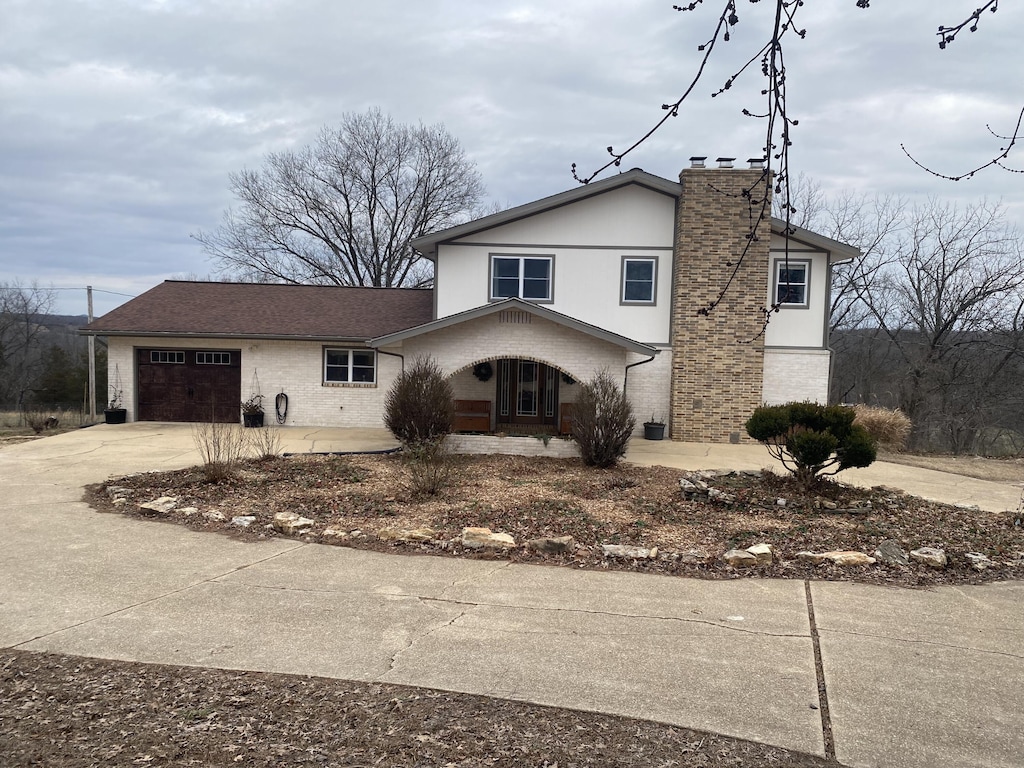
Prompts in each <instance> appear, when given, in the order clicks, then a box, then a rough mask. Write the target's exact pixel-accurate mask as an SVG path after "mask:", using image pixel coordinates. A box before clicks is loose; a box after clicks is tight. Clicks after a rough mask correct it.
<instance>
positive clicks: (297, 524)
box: [273, 512, 313, 536]
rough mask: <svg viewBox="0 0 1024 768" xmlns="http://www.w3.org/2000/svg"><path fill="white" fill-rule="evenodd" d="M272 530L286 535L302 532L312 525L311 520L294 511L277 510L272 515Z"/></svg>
mask: <svg viewBox="0 0 1024 768" xmlns="http://www.w3.org/2000/svg"><path fill="white" fill-rule="evenodd" d="M273 526H274V530H276V531H279V532H281V533H283V534H285V535H286V536H291V535H293V534H296V533H304V532H305V531H308V530H309V529H310V528H312V527H313V521H312V520H310V519H309V518H308V517H303V516H302V515H299V514H296V513H295V512H278V513H277V514H276V515H274V522H273Z"/></svg>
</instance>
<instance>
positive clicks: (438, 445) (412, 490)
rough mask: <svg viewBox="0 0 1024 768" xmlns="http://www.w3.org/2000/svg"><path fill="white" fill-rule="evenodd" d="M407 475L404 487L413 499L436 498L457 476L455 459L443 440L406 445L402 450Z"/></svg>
mask: <svg viewBox="0 0 1024 768" xmlns="http://www.w3.org/2000/svg"><path fill="white" fill-rule="evenodd" d="M402 454H403V458H404V459H405V468H406V471H407V472H408V474H409V479H408V481H407V485H406V487H407V488H408V490H409V494H410V495H411V496H413V497H414V498H417V497H423V496H436V495H437V494H438V493H440V492H441V491H442V490H444V489H445V488H447V487H448V486H450V485H451V484H452V483H453V482H454V480H455V477H456V476H457V474H458V465H457V464H456V458H455V457H454V456H452V454H451V453H449V452H448V448H447V446H446V445H445V443H444V441H443V440H435V441H432V442H421V443H417V444H415V445H407V446H405V448H404V449H403V450H402Z"/></svg>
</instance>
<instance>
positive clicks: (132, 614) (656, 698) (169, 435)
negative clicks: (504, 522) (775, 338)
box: [0, 424, 1024, 766]
mask: <svg viewBox="0 0 1024 768" xmlns="http://www.w3.org/2000/svg"><path fill="white" fill-rule="evenodd" d="M284 439H285V445H286V449H288V450H292V451H301V450H330V451H343V450H348V449H354V448H360V449H366V450H375V449H386V448H389V447H391V446H392V445H393V443H392V442H391V441H390V438H389V437H388V436H387V435H386V434H385V433H383V432H380V431H374V430H360V431H354V432H351V433H347V432H345V431H340V430H300V429H288V430H285V431H284ZM645 448H647V449H650V448H652V446H650V445H645V446H639V445H638V446H635V447H634V450H633V452H632V453H631V458H633V459H638V460H640V459H642V460H644V461H647V460H651V461H652V463H662V464H665V463H670V464H671V463H672V462H678V463H677V464H675V465H676V466H683V465H686V466H693V467H694V468H697V467H698V465H701V464H703V466H705V467H720V466H736V462H738V461H739V460H740V459H741V458H742V456H743V454H740V453H720V452H717V447H714V448H707V447H705V448H704V449H703V450H705V451H706V453H705V454H704V455H703V457H702V456H701V455H700V454H701V450H702V449H700V448H697V449H693V450H691V449H690V448H688V447H687V444H678V443H676V444H672V443H665V444H660V445H658V446H657V453H658V454H660V455H661V456H662V458H665V457H666V456H667V457H668V458H669V459H671V461H666V460H662V461H654V460H653V458H652V454H653V453H655V452H654V451H653V450H650V451H648V452H647V454H646V456H644V457H640V456H638V455H637V454H639V453H643V452H644V449H645ZM733 448H735V446H733ZM740 448H743V446H740ZM673 456H674V457H675V458H674V459H673V458H672V457H673ZM702 458H703V461H701V459H702ZM750 458H751V460H754V459H753V454H750ZM197 460H198V457H197V455H196V453H195V450H194V447H193V446H192V441H191V436H190V432H189V429H188V427H187V426H185V427H183V426H180V425H164V424H129V425H124V426H117V427H113V426H105V425H102V426H98V427H93V428H90V429H87V430H81V431H78V432H74V433H69V434H65V435H59V436H55V437H50V438H46V439H44V440H39V441H36V442H33V443H29V444H23V445H15V446H8V447H5V448H3V449H0V531H2V532H3V533H2V537H0V644H2V645H3V646H5V647H12V648H21V649H26V650H35V651H54V652H63V653H72V654H81V655H86V656H97V657H103V658H111V659H125V660H137V661H150V662H161V663H171V664H185V665H193V666H209V667H221V668H228V669H252V670H266V671H274V672H292V673H302V674H312V675H324V676H328V677H339V678H348V679H355V680H376V681H381V682H389V683H403V684H409V685H421V686H430V687H435V688H443V689H448V690H454V691H465V692H473V693H482V694H487V695H492V696H500V697H505V698H511V699H521V700H528V701H534V702H539V703H544V704H552V705H558V706H565V707H572V708H579V709H587V710H595V711H600V712H610V713H616V714H624V715H630V716H635V717H642V718H648V719H653V720H659V721H664V722H668V723H675V724H679V725H684V726H688V727H693V728H700V729H706V730H710V731H715V732H718V733H724V734H729V735H734V736H740V737H743V738H747V739H753V740H757V741H763V742H767V743H771V744H777V745H780V746H785V747H789V748H791V749H797V750H801V751H804V752H809V753H815V754H819V755H824V754H830V755H831V754H834V755H835V756H836V757H837V758H838V760H839V761H841V762H842V763H844V764H848V765H857V766H860V765H863V766H962V765H985V766H1019V765H1020V764H1021V757H1020V756H1021V755H1022V754H1024V708H1022V707H1021V706H1020V691H1021V690H1024V652H1022V651H1021V643H1020V640H1021V638H1022V637H1024V611H1022V610H1021V609H1022V608H1024V584H1021V583H1003V584H992V585H988V586H984V587H960V588H941V589H935V590H929V591H924V590H921V591H911V590H902V589H892V588H882V587H872V586H866V585H859V584H842V583H818V582H812V583H809V584H805V583H804V582H798V581H773V580H761V579H743V580H737V581H697V580H688V579H680V578H668V577H660V576H648V575H641V574H629V573H594V572H580V571H573V570H571V569H568V568H556V567H543V566H526V565H515V564H509V563H496V562H482V561H462V560H454V559H444V558H435V557H426V556H423V557H411V556H398V555H382V554H377V553H371V552H361V551H357V550H351V549H344V548H338V547H327V546H321V545H316V544H303V543H301V542H297V541H290V540H288V541H282V540H272V541H266V542H260V543H242V542H238V541H234V540H232V539H229V538H227V537H224V536H217V535H210V534H199V533H193V532H191V531H188V530H187V529H184V528H181V527H179V526H174V525H166V524H159V523H153V522H146V521H141V520H132V519H128V518H124V517H120V516H115V515H108V514H99V513H96V512H93V511H92V510H91V509H89V508H88V507H87V506H86V505H85V504H83V503H82V502H81V501H80V500H79V499H80V497H81V487H82V485H83V484H86V483H90V482H97V481H102V480H105V479H106V478H107V477H108V476H110V475H121V474H126V473H129V472H135V471H145V470H151V469H171V468H177V467H183V466H188V465H190V464H194V463H196V462H197ZM758 466H759V465H758ZM905 469H906V470H908V471H909V470H910V468H905ZM918 471H919V472H926V471H924V470H918ZM935 474H942V473H935ZM932 480H933V479H932V478H930V476H928V475H925V476H923V479H921V478H919V479H918V481H919V482H922V483H925V484H929V483H931V481H932ZM868 482H869V483H870V484H875V483H874V481H868ZM884 482H885V483H886V484H896V483H895V482H894V481H890V480H886V481H884ZM949 482H950V483H951V484H952V485H951V486H950V487H952V488H953V489H954V491H956V492H957V493H961V492H963V489H964V486H962V485H959V484H958V483H959V481H957V480H950V481H949ZM991 485H993V486H994V485H997V484H991ZM982 490H983V491H984V492H985V493H989V492H990V491H993V490H994V489H992V488H987V487H986V488H983V489H982ZM929 495H934V494H929ZM965 498H969V500H972V501H976V502H980V501H981V499H979V498H976V497H974V496H970V497H968V496H966V495H965ZM816 658H818V659H819V660H820V667H821V670H822V672H821V673H819V672H818V670H817V668H816V664H815V661H816ZM819 674H820V675H823V678H822V679H823V682H824V687H825V691H826V695H825V696H824V697H823V698H819V694H818V684H819ZM823 720H824V721H825V722H826V723H827V724H828V725H829V726H830V727H831V733H832V734H833V736H834V741H833V740H826V738H825V736H824V735H823V734H824V733H825V732H826V729H823Z"/></svg>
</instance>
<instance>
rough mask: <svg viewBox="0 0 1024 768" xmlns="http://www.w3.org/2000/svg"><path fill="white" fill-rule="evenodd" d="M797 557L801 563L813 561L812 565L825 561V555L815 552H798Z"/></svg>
mask: <svg viewBox="0 0 1024 768" xmlns="http://www.w3.org/2000/svg"><path fill="white" fill-rule="evenodd" d="M796 559H797V560H799V561H800V562H801V563H811V564H812V565H821V564H822V563H824V562H825V556H824V555H819V554H817V553H815V552H807V551H804V552H797V553H796Z"/></svg>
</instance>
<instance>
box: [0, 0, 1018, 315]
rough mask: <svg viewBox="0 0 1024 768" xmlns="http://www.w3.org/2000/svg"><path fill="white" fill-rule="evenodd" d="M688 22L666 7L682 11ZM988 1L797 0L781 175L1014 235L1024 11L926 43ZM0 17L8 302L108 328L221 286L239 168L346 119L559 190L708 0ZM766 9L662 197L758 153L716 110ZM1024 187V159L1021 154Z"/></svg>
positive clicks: (699, 107)
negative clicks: (169, 289)
mask: <svg viewBox="0 0 1024 768" xmlns="http://www.w3.org/2000/svg"><path fill="white" fill-rule="evenodd" d="M677 2H678V0H677ZM980 4H981V3H980V2H979V0H898V1H895V2H894V1H893V0H889V1H888V2H886V1H884V0H876V2H874V3H872V4H871V7H870V8H869V9H867V10H861V9H859V8H857V7H856V1H855V0H811V1H810V2H808V3H807V5H806V6H805V7H803V8H801V9H800V16H799V17H798V18H799V20H800V21H801V23H802V25H803V26H804V27H805V28H806V29H807V37H806V39H805V40H803V41H800V40H797V39H795V38H793V39H792V40H791V41H790V43H789V46H788V48H787V63H788V67H789V94H790V97H789V98H790V111H791V114H792V116H793V117H796V118H798V119H799V120H800V125H799V126H798V128H797V129H796V130H795V132H794V135H793V141H794V146H793V149H792V160H791V162H792V164H793V166H794V171H796V170H799V171H803V172H804V173H806V174H807V175H809V176H811V177H813V178H814V179H816V180H817V181H819V182H820V183H821V184H822V185H823V186H824V187H825V188H826V189H828V190H839V189H843V188H851V189H856V190H860V191H865V192H871V193H873V192H876V191H877V192H882V193H890V192H892V193H899V194H903V195H907V196H911V197H916V196H922V197H924V196H927V195H937V196H942V197H947V198H956V199H959V200H962V201H974V200H978V199H981V198H983V197H987V198H988V199H989V200H993V199H1002V200H1003V201H1004V203H1005V204H1006V205H1007V208H1008V210H1009V211H1010V215H1011V218H1012V219H1013V220H1016V221H1018V222H1020V221H1024V196H1022V191H1024V177H1021V176H1020V175H1015V174H1009V173H1006V172H1004V171H1000V170H998V169H995V170H990V171H987V172H986V173H984V174H981V175H979V176H977V177H975V178H974V179H972V180H969V181H963V182H959V183H956V184H954V183H951V182H946V181H941V180H938V179H935V178H933V177H930V176H928V175H927V174H925V173H923V172H922V171H920V170H918V169H917V168H915V167H914V166H913V165H912V164H911V163H910V162H909V161H908V160H907V159H906V158H905V157H904V155H903V154H902V152H901V150H900V146H899V145H900V142H904V143H906V144H907V146H908V147H909V148H910V149H911V151H913V152H914V153H915V154H916V155H917V156H918V157H919V158H920V159H922V160H923V161H924V162H926V163H927V164H929V165H930V166H932V167H935V168H936V169H938V170H942V171H944V172H947V173H959V172H963V171H966V170H969V169H970V168H971V167H973V166H975V165H977V164H979V163H981V162H984V161H985V160H986V159H987V158H989V157H991V156H992V155H993V154H994V153H996V152H998V150H999V148H1000V147H1001V146H1002V144H1001V143H1000V142H999V141H998V140H997V139H994V138H992V137H991V136H990V135H989V134H988V133H987V131H986V129H985V125H986V123H990V124H991V125H992V127H993V128H994V129H995V130H998V131H1003V132H1007V133H1009V132H1011V131H1012V129H1013V126H1014V123H1015V122H1016V117H1017V114H1018V112H1019V110H1020V108H1021V105H1022V104H1024V88H1022V87H1021V83H1022V82H1024V64H1022V57H1021V55H1020V52H1019V47H1018V46H1019V45H1020V37H1021V32H1022V31H1024V10H1022V7H1021V3H1014V2H1004V3H1002V4H1000V8H999V12H998V13H996V14H995V15H992V14H986V15H985V17H984V18H983V19H982V24H981V28H980V30H979V31H978V32H977V33H975V34H969V33H966V32H965V33H964V34H963V35H962V36H961V38H960V39H959V40H957V42H956V43H955V44H953V45H952V46H950V47H949V48H948V49H947V50H946V51H940V50H939V49H938V46H937V38H936V36H935V30H936V28H937V27H938V25H940V24H950V23H955V22H959V21H960V20H962V19H963V18H964V17H965V16H966V15H967V14H969V13H970V12H971V11H972V10H973V9H974V8H975V7H977V6H978V5H980ZM705 5H706V6H708V7H707V8H704V9H700V10H698V11H697V12H694V13H677V12H675V11H673V10H672V2H671V0H668V1H664V0H647V1H646V2H638V1H631V0H586V1H584V0H557V1H556V0H547V2H505V1H504V0H488V2H469V1H468V0H463V1H462V2H457V1H456V0H419V2H408V0H406V1H404V2H402V1H399V0H372V2H369V1H368V2H362V1H359V2H357V1H356V0H0V19H2V21H0V282H3V281H11V280H13V279H16V278H17V279H20V280H22V281H23V282H29V281H32V280H37V281H39V283H40V284H41V285H43V286H47V287H50V286H52V287H54V288H58V289H61V290H59V303H58V306H57V308H56V309H57V311H60V312H64V313H69V314H84V313H85V308H86V299H85V286H86V285H92V286H93V287H94V289H95V290H96V294H95V311H96V314H97V315H101V314H103V313H104V312H107V311H109V310H111V309H113V308H114V307H115V306H117V305H118V304H120V303H123V302H124V301H125V300H127V297H128V296H132V295H137V294H138V293H141V292H142V291H144V290H146V289H148V288H150V287H152V286H153V285H155V284H156V283H159V282H160V281H162V280H164V279H167V278H170V277H187V276H200V277H202V276H206V275H208V274H211V273H212V272H213V269H214V267H213V265H212V264H211V263H210V262H209V261H208V260H207V256H206V254H205V253H204V251H203V250H202V248H201V247H200V246H199V245H198V244H197V243H195V241H193V240H191V239H190V238H189V233H191V232H196V231H197V230H200V229H207V230H208V229H212V228H214V227H216V226H217V224H218V222H219V220H220V218H221V215H222V213H223V211H224V210H225V209H226V208H227V207H228V206H230V205H231V204H232V202H233V201H232V198H231V195H230V193H229V191H228V174H229V173H230V172H231V171H236V170H240V169H242V168H245V167H249V168H255V167H258V166H259V165H260V163H261V161H262V158H263V156H264V155H265V154H266V153H267V152H272V151H278V150H283V149H288V148H296V147H299V146H301V145H303V144H306V143H308V142H310V141H311V140H312V139H313V138H314V136H315V135H316V133H317V131H318V130H319V129H320V127H321V126H323V125H324V124H336V123H337V121H338V120H339V119H340V117H341V116H342V114H344V113H346V112H354V111H355V112H359V111H364V110H366V109H368V108H370V107H379V108H380V109H382V110H383V111H384V112H386V113H390V114H391V115H392V116H393V117H394V118H396V119H397V120H399V121H402V122H412V123H415V122H420V121H422V122H424V123H428V124H432V123H437V122H441V123H444V124H445V126H446V127H447V129H448V130H449V131H450V132H451V133H452V134H453V135H455V136H456V137H457V138H458V139H460V140H461V142H462V144H463V146H464V147H465V149H466V151H467V152H468V154H469V155H470V157H471V158H472V159H474V160H475V161H476V163H477V165H478V167H479V169H480V171H481V173H482V175H483V178H484V182H485V183H486V185H487V189H488V193H489V196H490V198H491V199H492V200H494V201H496V202H498V203H499V204H501V205H502V206H503V207H504V206H508V205H518V204H521V203H525V202H529V201H530V200H533V199H536V198H539V197H543V196H545V195H549V194H553V193H556V192H560V191H563V190H565V189H569V188H572V187H573V186H574V185H575V182H574V181H573V179H572V177H571V175H570V165H571V164H572V163H573V162H576V163H578V164H579V166H580V168H581V170H583V171H589V170H591V169H593V168H596V167H597V166H598V165H600V164H601V163H602V162H603V161H604V159H605V157H606V154H605V149H604V148H605V147H606V146H608V145H609V144H611V145H615V146H616V147H623V146H625V145H627V144H629V143H630V142H631V141H632V140H634V139H635V138H637V137H638V136H639V135H641V134H642V133H643V132H644V131H645V130H646V129H647V128H648V127H650V125H651V124H653V122H654V121H655V120H657V119H658V118H659V117H660V116H661V112H660V109H659V107H660V105H661V104H662V103H665V102H669V101H674V100H675V99H676V98H677V97H678V95H679V94H680V93H681V92H682V90H683V89H684V88H685V85H686V84H687V83H688V81H689V79H690V78H691V77H692V75H693V72H694V69H695V66H696V64H697V62H698V61H699V56H700V54H698V53H697V50H696V48H697V45H698V44H699V43H700V42H702V41H703V39H705V38H707V37H708V36H710V33H711V30H712V28H713V25H714V22H715V18H716V15H715V14H716V7H717V6H720V5H721V2H719V1H718V0H706V2H705ZM773 6H774V4H770V3H766V2H761V3H758V4H754V5H751V4H750V3H749V2H747V0H739V3H738V11H739V14H740V19H741V23H740V24H739V26H738V27H736V28H735V31H734V34H733V39H732V41H731V42H730V43H729V44H728V45H726V46H724V47H723V48H721V50H720V51H719V52H718V58H717V61H718V64H716V65H715V66H713V67H712V68H711V69H710V70H709V72H708V74H707V80H706V81H705V82H704V84H703V85H699V86H698V87H697V90H696V92H695V94H694V97H693V98H692V99H691V100H689V101H688V102H687V105H686V107H685V108H684V111H683V112H682V113H681V115H680V116H679V117H678V118H677V119H675V120H673V121H671V122H670V123H669V125H667V126H666V127H665V128H664V129H663V130H662V131H661V132H660V133H659V134H658V135H657V138H656V139H655V140H653V141H651V142H649V143H648V144H646V145H645V146H644V147H643V148H642V149H640V150H639V151H637V152H636V153H635V154H634V155H633V156H631V157H630V158H629V159H628V161H627V162H625V163H624V168H623V170H625V169H628V168H632V167H640V168H643V169H644V170H646V171H649V172H651V173H656V174H659V175H662V176H666V177H668V178H676V177H677V176H678V173H679V170H680V169H681V168H683V167H684V166H685V165H687V158H689V157H690V156H691V155H707V156H709V157H711V158H714V157H717V156H719V155H726V156H733V157H737V158H740V160H745V159H746V158H748V157H753V156H757V155H759V154H760V148H761V146H762V145H763V134H762V124H761V123H760V122H758V121H755V120H751V119H750V118H745V117H743V116H742V115H741V114H740V111H741V110H742V109H743V108H744V107H747V108H749V109H751V111H755V112H756V111H759V108H760V107H761V103H762V102H761V97H760V95H759V92H760V89H761V87H762V81H761V80H760V79H759V78H758V77H757V72H756V71H755V72H753V73H751V76H749V77H747V78H745V79H744V80H741V81H739V82H738V83H737V85H736V86H735V87H734V88H733V89H731V90H730V91H729V93H728V94H726V96H724V97H719V98H716V99H714V100H712V99H710V98H709V94H710V93H711V92H712V91H713V90H717V88H718V86H719V85H720V84H721V82H722V81H723V80H724V79H725V77H726V76H727V74H729V72H730V71H731V70H732V69H734V68H735V67H736V66H737V65H738V62H740V61H741V60H745V59H746V58H748V57H749V56H750V55H752V53H753V51H754V50H756V48H757V47H758V45H759V44H760V43H761V42H763V40H764V34H765V30H766V28H767V25H768V23H769V18H768V16H769V12H770V11H772V9H773ZM1015 159H1016V163H1015V165H1016V167H1024V147H1022V148H1021V150H1020V151H1019V152H1017V153H1016V157H1015Z"/></svg>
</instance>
